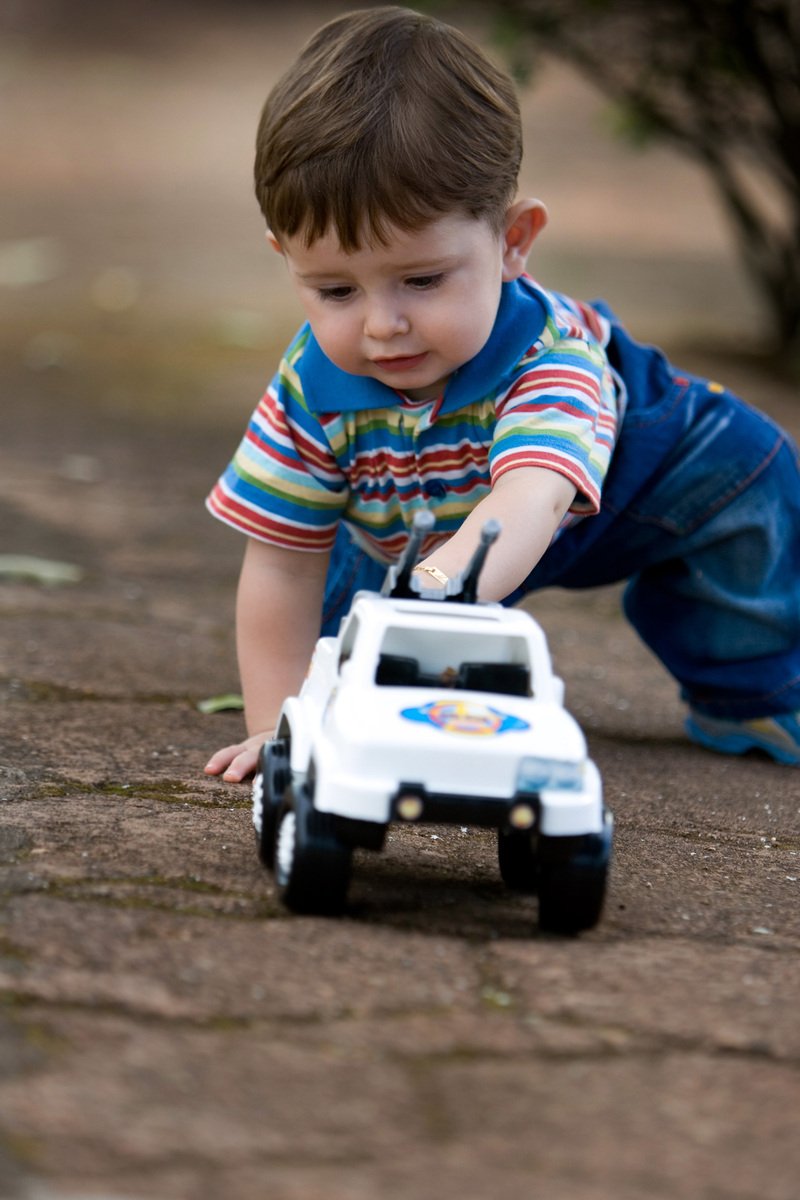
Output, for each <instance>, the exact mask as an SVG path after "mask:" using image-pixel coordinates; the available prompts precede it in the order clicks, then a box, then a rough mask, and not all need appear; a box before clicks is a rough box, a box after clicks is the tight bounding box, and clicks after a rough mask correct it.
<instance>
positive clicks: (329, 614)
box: [320, 523, 387, 637]
mask: <svg viewBox="0 0 800 1200" xmlns="http://www.w3.org/2000/svg"><path fill="white" fill-rule="evenodd" d="M386 570H387V568H386V567H385V566H384V565H383V564H382V563H379V562H375V560H374V559H372V558H370V557H369V555H368V554H366V553H365V551H363V550H362V549H361V547H360V546H357V545H356V543H355V542H354V541H353V539H352V538H351V536H350V534H349V532H348V530H347V527H346V526H345V525H344V524H343V523H340V524H339V528H338V530H337V533H336V542H335V544H334V547H333V552H332V554H331V561H330V565H329V567H328V577H327V579H326V581H325V599H324V602H323V607H322V628H321V630H320V632H321V634H322V635H323V636H324V637H333V636H335V635H336V634H337V633H338V632H339V623H340V621H341V619H342V617H345V616H347V614H348V612H349V611H350V605H351V604H352V601H353V597H354V596H355V594H356V592H357V591H360V590H361V589H362V588H363V589H365V590H368V591H373V592H379V591H380V590H381V587H382V586H383V581H384V579H385V578H386Z"/></svg>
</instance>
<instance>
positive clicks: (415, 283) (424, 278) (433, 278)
mask: <svg viewBox="0 0 800 1200" xmlns="http://www.w3.org/2000/svg"><path fill="white" fill-rule="evenodd" d="M441 283H444V275H443V274H442V273H441V272H440V273H439V274H438V275H412V276H411V278H410V279H407V280H406V285H407V286H408V287H411V288H415V289H416V290H417V291H418V292H430V291H432V290H433V288H437V287H439V285H440V284H441Z"/></svg>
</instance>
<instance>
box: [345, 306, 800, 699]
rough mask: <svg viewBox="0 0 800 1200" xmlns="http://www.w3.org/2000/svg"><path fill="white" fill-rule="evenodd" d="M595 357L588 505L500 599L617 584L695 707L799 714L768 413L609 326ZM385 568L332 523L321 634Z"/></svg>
mask: <svg viewBox="0 0 800 1200" xmlns="http://www.w3.org/2000/svg"><path fill="white" fill-rule="evenodd" d="M597 307H602V306H601V305H597ZM606 311H607V310H606ZM607 315H609V316H611V314H610V313H608V314H607ZM609 357H610V359H611V361H612V364H613V365H614V366H615V367H616V368H617V370H618V371H619V372H620V374H621V375H622V377H623V379H624V380H625V383H626V385H627V388H628V409H627V412H626V415H625V420H624V422H623V426H622V431H621V434H620V437H619V441H618V443H617V447H616V449H615V451H614V455H613V458H612V463H611V468H610V470H609V473H608V476H607V478H606V482H605V486H604V489H603V496H602V506H601V510H600V512H599V513H598V515H597V516H594V517H589V518H586V519H585V520H583V521H580V522H579V523H578V524H577V525H575V526H574V527H573V528H571V529H568V530H566V531H565V532H564V533H562V535H561V536H560V537H559V538H557V539H556V541H555V542H554V543H553V544H552V545H551V546H550V548H549V549H548V550H547V552H546V554H545V555H544V556H543V557H542V559H541V560H540V562H539V563H538V564H537V566H536V567H535V569H534V570H533V571H532V572H531V574H530V575H529V576H528V578H527V579H526V580H525V581H524V582H523V583H522V584H521V586H520V587H519V588H517V589H516V591H514V592H513V593H512V594H511V595H510V596H508V597H507V598H506V599H505V600H504V601H503V603H504V604H509V605H511V604H515V603H516V602H517V601H519V600H520V599H521V598H522V597H523V596H525V595H527V594H528V593H529V592H532V591H536V590H537V589H539V588H544V587H553V586H556V587H566V588H588V587H596V586H598V585H600V584H608V583H615V582H618V581H619V580H628V584H627V587H626V589H625V592H624V600H623V603H624V608H625V613H626V615H627V617H628V619H629V620H630V622H631V624H632V625H633V626H634V628H635V629H636V630H637V632H638V633H639V635H640V637H641V638H642V639H643V641H644V642H646V644H647V645H648V646H649V647H650V648H651V650H653V651H654V653H655V654H657V655H658V657H659V658H660V659H661V661H662V662H663V663H664V665H665V666H666V668H667V669H668V670H669V671H670V672H671V674H672V675H673V676H674V677H675V679H676V680H677V681H678V683H679V684H680V686H681V692H682V695H683V697H684V699H686V700H687V701H688V702H689V703H690V704H691V705H692V707H693V708H695V709H698V710H699V711H701V712H705V713H708V714H709V715H711V716H718V717H733V718H736V717H738V718H741V719H747V718H749V717H757V716H768V715H773V714H776V713H785V712H793V711H795V710H798V709H800V463H799V462H798V454H797V449H796V447H795V446H794V445H793V443H792V441H791V439H790V438H789V437H788V435H787V434H786V433H784V432H783V431H782V430H781V429H780V428H779V427H778V426H777V425H775V424H774V423H773V422H772V421H771V420H769V418H768V417H766V416H764V415H763V414H761V413H759V412H757V411H756V410H755V409H752V408H750V407H748V406H747V405H746V404H744V402H743V401H741V400H740V399H738V397H736V396H734V395H733V394H731V393H730V392H728V391H725V390H724V389H722V388H720V386H719V385H718V384H709V383H708V381H706V380H704V379H700V378H697V377H694V376H690V375H688V374H686V373H685V372H679V371H676V370H675V369H674V368H673V367H672V366H671V365H670V363H669V362H668V361H667V360H666V358H665V357H664V356H663V355H662V354H661V353H660V351H658V350H655V349H653V348H652V347H648V346H642V345H639V344H638V343H636V342H634V341H633V339H632V338H630V337H629V336H628V335H627V334H626V333H625V331H624V330H623V329H621V328H620V327H619V326H616V325H615V327H614V334H613V337H612V343H611V346H610V351H609ZM385 572H386V569H385V567H383V566H382V565H381V564H380V563H376V562H374V561H373V560H372V559H370V558H369V557H368V556H367V555H366V554H365V553H364V552H363V551H362V550H360V549H359V548H358V547H357V546H355V545H354V544H353V542H352V541H351V539H350V535H349V533H348V532H347V529H346V527H345V526H340V529H339V533H338V536H337V540H336V546H335V548H334V553H333V556H332V559H331V565H330V569H329V572H328V581H327V585H326V593H325V607H324V615H323V632H324V633H334V632H335V631H336V629H337V628H338V624H339V620H340V618H341V617H342V616H343V615H344V614H345V613H346V612H347V610H348V608H349V606H350V602H351V600H352V597H353V595H354V594H355V592H356V591H357V590H358V589H359V588H366V589H370V590H373V591H377V590H379V589H380V586H381V584H382V582H383V578H384V576H385Z"/></svg>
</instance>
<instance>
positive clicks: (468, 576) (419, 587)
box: [381, 509, 500, 604]
mask: <svg viewBox="0 0 800 1200" xmlns="http://www.w3.org/2000/svg"><path fill="white" fill-rule="evenodd" d="M433 526H434V518H433V514H432V513H430V512H428V511H427V509H423V510H422V511H421V512H418V513H416V515H415V516H414V522H413V524H412V526H411V533H410V534H409V538H408V541H407V543H406V548H405V550H404V551H403V553H402V554H401V555H400V558H399V559H398V561H397V562H396V563H395V564H394V566H391V567H390V568H389V570H388V571H387V572H386V579H385V580H384V583H383V587H382V588H381V595H382V596H392V597H394V598H396V599H398V600H408V599H411V598H413V597H419V596H421V595H424V598H425V599H426V600H428V599H440V600H453V601H455V602H457V603H461V604H474V603H475V601H476V599H477V597H478V580H479V579H480V574H481V571H482V570H483V564H484V562H485V561H486V555H487V554H488V553H489V547H490V546H491V545H492V543H493V542H495V541H497V538H498V536H499V534H500V522H499V521H493V520H492V521H487V522H486V524H485V525H484V526H483V529H481V537H480V541H479V543H478V545H477V546H476V547H475V550H474V552H473V555H472V558H471V559H470V560H469V562H468V563H467V567H466V570H464V571H462V572H461V574H460V575H457V576H456V577H455V579H450V580H448V582H447V585H446V587H444V588H441V589H439V588H436V589H432V588H425V586H424V585H423V584H422V583H421V582H420V580H419V579H418V578H416V579H415V578H414V577H413V575H412V572H413V570H414V567H415V566H416V565H417V561H418V559H419V552H420V550H421V548H422V543H423V542H424V540H425V536H426V534H428V533H430V531H431V529H433Z"/></svg>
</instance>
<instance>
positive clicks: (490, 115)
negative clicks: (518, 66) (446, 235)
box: [255, 7, 522, 251]
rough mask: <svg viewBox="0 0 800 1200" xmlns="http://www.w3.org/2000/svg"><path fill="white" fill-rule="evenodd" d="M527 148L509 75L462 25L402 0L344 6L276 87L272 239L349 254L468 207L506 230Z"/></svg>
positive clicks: (268, 109) (269, 164) (268, 145)
mask: <svg viewBox="0 0 800 1200" xmlns="http://www.w3.org/2000/svg"><path fill="white" fill-rule="evenodd" d="M521 156H522V135H521V129H520V117H519V105H518V103H517V99H516V96H515V94H514V88H513V85H512V84H511V81H510V79H509V78H508V77H507V76H506V75H505V74H503V72H502V71H500V70H498V68H497V67H495V66H494V65H493V64H492V63H491V62H490V61H489V59H488V58H486V56H485V55H484V54H483V53H482V51H481V50H479V49H478V47H477V46H476V45H475V44H474V43H473V42H471V41H470V40H469V39H468V38H467V37H465V36H464V35H463V34H462V33H460V32H459V31H458V30H457V29H454V28H452V27H451V26H449V25H444V24H442V23H441V22H439V21H436V20H434V19H433V18H431V17H427V16H423V15H422V14H420V13H416V12H412V11H411V10H409V9H405V8H395V7H389V8H372V9H365V10H361V11H358V12H352V13H347V14H345V15H344V16H341V17H337V18H336V19H335V20H333V21H330V22H329V23H328V24H327V25H324V26H323V27H322V28H321V29H320V30H318V32H317V33H316V34H315V35H314V36H313V37H312V38H311V40H310V41H309V42H308V43H307V45H306V46H305V47H304V49H303V50H302V51H301V52H300V55H299V57H298V59H297V60H296V62H295V63H294V64H293V65H292V66H291V67H290V68H289V70H288V71H287V72H286V74H285V75H284V76H283V78H282V79H281V80H280V81H279V82H278V84H277V85H276V86H275V88H274V89H273V90H272V92H271V93H270V95H269V96H268V98H267V102H266V104H265V105H264V109H263V112H262V114H261V121H260V123H259V126H258V136H257V139H256V161H255V184H256V195H257V197H258V202H259V204H260V206H261V211H262V212H263V213H264V216H265V217H266V220H267V224H268V225H269V228H270V229H271V230H272V232H273V233H274V234H275V236H276V237H278V238H280V237H281V236H286V237H293V236H294V235H296V234H297V233H298V232H302V234H303V236H304V237H305V239H306V242H307V244H309V245H310V244H311V243H312V242H314V241H315V240H316V239H317V238H318V237H321V236H322V235H323V234H325V233H326V232H327V231H328V230H329V229H332V230H334V231H335V232H336V234H337V235H338V238H339V241H340V243H341V246H342V248H343V249H344V250H345V251H350V250H355V249H357V248H358V247H359V246H360V245H361V243H362V241H363V239H365V238H366V240H367V241H373V240H377V241H385V239H386V236H387V227H388V226H389V225H395V226H397V227H399V228H401V229H404V230H414V229H419V228H421V227H422V226H423V225H425V224H426V223H427V222H428V221H430V220H433V219H435V218H436V217H437V216H441V215H444V214H446V213H449V212H453V211H459V212H462V213H466V214H469V215H470V216H474V217H478V218H484V219H486V220H488V221H489V223H490V224H491V225H492V227H493V228H494V229H495V230H496V231H498V232H499V231H500V229H502V224H503V218H504V215H505V212H506V210H507V208H508V206H509V205H510V204H511V202H512V200H513V198H514V193H515V190H516V182H517V174H518V172H519V164H520V159H521Z"/></svg>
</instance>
